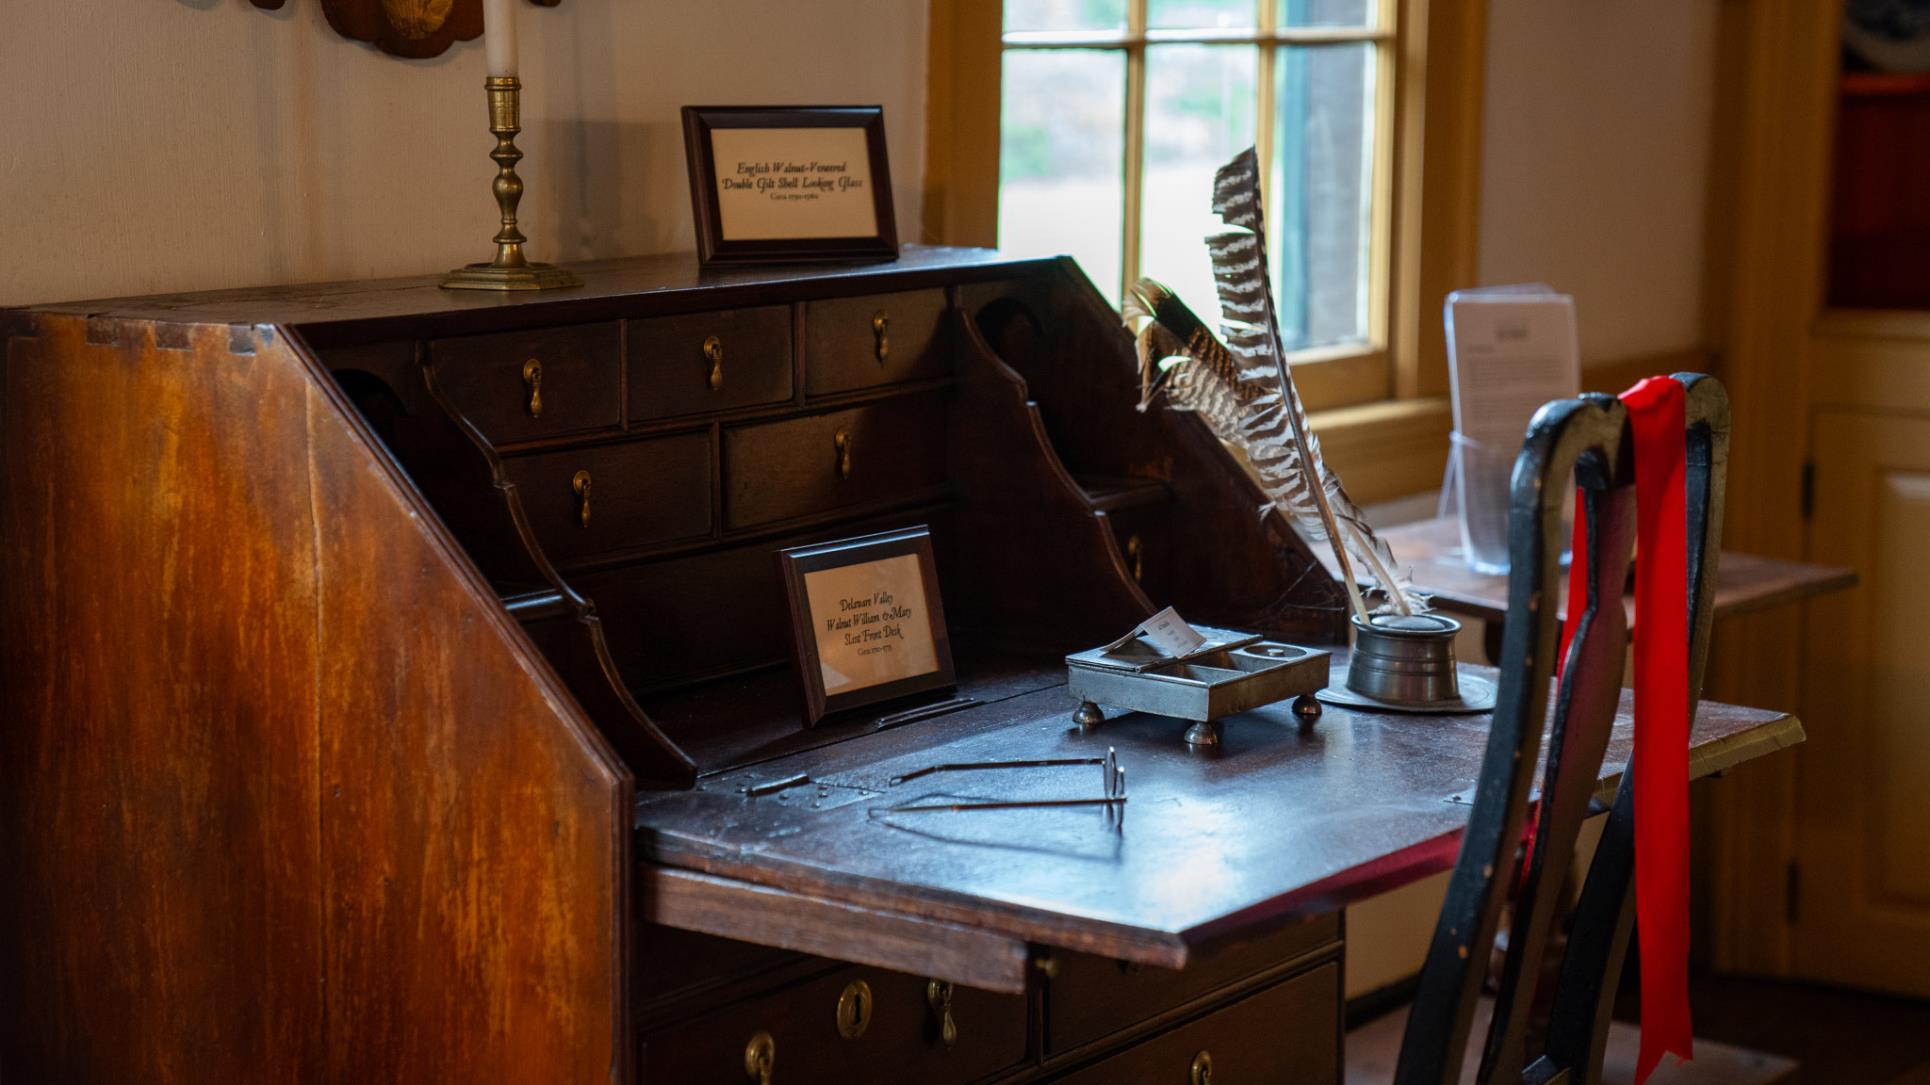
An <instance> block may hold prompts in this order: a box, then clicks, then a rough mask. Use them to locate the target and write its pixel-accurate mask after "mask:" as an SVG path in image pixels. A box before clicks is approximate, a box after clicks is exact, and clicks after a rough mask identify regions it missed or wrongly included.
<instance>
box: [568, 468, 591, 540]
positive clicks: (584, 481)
mask: <svg viewBox="0 0 1930 1085" xmlns="http://www.w3.org/2000/svg"><path fill="white" fill-rule="evenodd" d="M570 492H571V493H573V494H575V495H576V500H577V505H576V520H577V522H578V523H580V524H582V525H583V526H584V527H589V526H590V472H589V470H588V469H587V468H586V469H584V470H581V471H578V472H577V473H576V474H574V475H571V476H570Z"/></svg>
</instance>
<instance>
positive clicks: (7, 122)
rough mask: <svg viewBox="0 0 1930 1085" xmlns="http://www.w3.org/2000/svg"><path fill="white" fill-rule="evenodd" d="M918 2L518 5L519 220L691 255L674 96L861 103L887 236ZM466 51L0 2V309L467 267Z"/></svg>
mask: <svg viewBox="0 0 1930 1085" xmlns="http://www.w3.org/2000/svg"><path fill="white" fill-rule="evenodd" d="M925 21H926V5H925V4H923V3H889V4H885V3H876V2H868V0H809V2H804V3H788V4H776V3H770V2H768V0H564V2H563V5H562V6H561V7H559V8H556V9H553V10H546V9H541V8H536V7H534V6H530V7H526V8H524V9H523V15H522V22H521V30H522V41H523V48H522V55H523V64H522V68H523V72H522V74H523V81H524V84H525V89H524V109H523V115H524V126H525V129H526V131H525V132H524V135H523V136H522V138H521V139H520V140H519V141H518V142H519V145H520V146H522V148H523V149H524V150H525V151H526V152H527V153H528V155H529V157H528V158H527V159H526V160H525V161H524V164H523V169H522V173H523V176H524V179H525V180H526V182H527V184H528V195H527V197H526V198H525V199H524V202H523V215H524V224H525V225H524V232H526V233H528V234H529V235H530V237H531V255H532V256H533V257H534V258H536V259H543V260H558V259H561V260H584V259H590V258H593V257H603V256H619V255H627V254H633V253H646V252H662V251H667V250H687V249H690V248H692V247H693V245H694V243H693V241H692V235H691V226H690V198H689V190H688V186H687V184H686V181H685V172H684V169H685V167H684V156H683V137H682V129H681V127H680V121H679V118H678V112H677V111H678V108H679V107H680V106H683V105H686V104H693V105H708V104H719V105H721V104H764V103H835V104H844V103H862V104H874V103H875V104H882V105H883V106H884V108H885V119H886V131H887V138H888V144H889V147H890V151H891V162H892V170H893V182H894V183H893V192H894V198H895V200H896V203H897V216H898V222H899V228H900V232H901V234H902V235H903V236H905V237H907V238H915V236H916V233H917V224H918V222H919V182H920V174H921V169H922V163H923V162H924V157H925V151H924V133H925V124H924V99H925V65H926V49H925ZM483 74H484V73H483V57H482V43H481V42H480V41H476V42H469V43H463V44H458V45H457V46H455V47H454V48H452V49H451V50H450V51H449V52H448V53H446V54H444V55H443V56H442V57H439V58H437V59H434V60H427V61H404V60H398V59H396V58H394V57H389V56H384V55H382V54H379V53H376V52H375V51H374V50H372V49H369V48H367V47H365V46H361V45H357V44H354V43H351V42H348V41H345V40H343V39H342V38H340V37H337V36H336V35H335V34H334V33H333V32H332V31H330V30H329V29H328V27H327V25H326V23H325V22H324V20H323V16H322V13H321V8H320V4H319V0H288V3H287V6H286V7H285V8H284V9H283V10H282V11H280V12H276V13H269V12H263V11H260V10H258V9H256V8H254V7H253V6H252V5H250V4H249V3H247V2H246V0H143V2H140V3H129V2H127V0H5V8H4V13H0V134H3V138H0V146H4V150H3V151H0V208H4V209H5V211H4V214H5V219H4V225H5V230H4V233H5V236H6V238H7V242H8V259H7V260H5V261H4V262H0V305H14V304H26V303H32V302H42V301H58V300H71V299H77V298H91V297H103V296H109V295H117V294H137V293H153V292H158V291H176V290H191V289H204V288H215V287H235V286H252V285H258V284H265V283H286V282H302V281H314V280H327V279H347V278H360V277H367V276H382V275H407V274H417V273H425V272H437V271H442V270H446V269H447V268H449V267H450V266H452V265H454V264H457V263H461V262H466V261H470V260H481V259H485V258H487V257H488V255H489V250H488V244H487V241H488V238H489V236H490V235H491V234H492V233H494V232H495V221H494V213H495V205H494V203H493V202H492V201H491V199H490V196H489V190H488V185H489V179H490V177H491V176H492V175H493V173H494V170H495V166H494V165H493V164H492V163H491V162H490V161H489V159H488V157H487V156H488V152H489V149H490V147H491V146H492V145H493V141H492V138H491V137H490V135H489V133H488V131H487V129H486V117H485V113H484V99H483V91H482V81H483Z"/></svg>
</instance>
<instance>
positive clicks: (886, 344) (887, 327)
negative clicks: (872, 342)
mask: <svg viewBox="0 0 1930 1085" xmlns="http://www.w3.org/2000/svg"><path fill="white" fill-rule="evenodd" d="M871 335H872V337H873V338H874V339H876V340H877V341H878V364H879V365H883V364H885V359H887V358H889V357H891V318H890V317H888V316H886V315H885V311H884V310H883V309H880V310H878V311H877V312H875V313H873V314H871Z"/></svg>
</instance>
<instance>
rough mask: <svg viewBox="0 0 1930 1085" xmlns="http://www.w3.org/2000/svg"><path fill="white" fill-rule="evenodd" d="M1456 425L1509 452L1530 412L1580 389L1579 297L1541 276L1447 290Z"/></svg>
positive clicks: (1468, 434)
mask: <svg viewBox="0 0 1930 1085" xmlns="http://www.w3.org/2000/svg"><path fill="white" fill-rule="evenodd" d="M1447 332H1448V364H1449V368H1450V372H1451V373H1452V376H1453V380H1452V382H1451V391H1452V392H1453V396H1454V431H1455V432H1456V433H1459V434H1460V435H1461V436H1462V437H1463V438H1466V439H1471V440H1475V441H1480V442H1494V443H1497V444H1500V445H1502V446H1503V447H1505V448H1506V450H1507V454H1508V456H1509V457H1510V459H1512V457H1513V455H1514V453H1515V452H1516V451H1518V450H1519V449H1520V447H1521V438H1522V436H1523V434H1525V433H1526V432H1527V429H1528V420H1529V419H1530V418H1532V417H1534V413H1535V412H1536V411H1537V410H1539V409H1540V408H1541V405H1542V404H1544V403H1547V402H1548V401H1549V400H1554V399H1566V398H1568V397H1570V396H1573V395H1575V394H1576V393H1577V392H1579V391H1580V390H1581V359H1580V353H1579V351H1578V349H1577V344H1576V338H1575V299H1573V298H1571V297H1569V296H1568V295H1566V294H1557V293H1555V292H1554V291H1553V290H1551V289H1549V288H1548V287H1547V286H1545V285H1542V284H1540V283H1532V284H1523V285H1521V286H1499V287H1484V288H1482V289H1478V290H1456V291H1455V292H1454V293H1452V294H1449V295H1448V298H1447Z"/></svg>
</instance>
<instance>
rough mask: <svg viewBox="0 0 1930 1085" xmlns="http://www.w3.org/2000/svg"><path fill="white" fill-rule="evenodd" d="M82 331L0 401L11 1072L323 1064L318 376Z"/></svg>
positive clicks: (43, 327) (29, 354)
mask: <svg viewBox="0 0 1930 1085" xmlns="http://www.w3.org/2000/svg"><path fill="white" fill-rule="evenodd" d="M88 330H89V329H88V323H87V321H86V320H84V319H81V318H42V319H41V320H40V322H39V335H38V336H37V337H24V338H14V339H12V340H11V342H10V344H9V350H8V354H7V367H6V383H5V388H4V391H3V393H0V442H4V454H3V455H0V464H3V465H4V467H3V468H0V469H3V470H4V472H5V475H4V484H0V633H3V637H0V642H3V643H4V645H5V648H4V653H5V655H4V659H5V667H4V671H5V677H4V681H0V706H3V710H0V717H3V718H4V720H5V722H4V724H0V743H3V744H4V746H3V748H0V839H4V840H5V841H7V845H8V852H9V854H8V855H7V857H6V859H5V862H4V866H5V868H6V870H7V873H6V875H5V878H4V889H3V890H0V1005H5V1006H6V1007H8V1009H7V1012H6V1013H5V1014H3V1015H0V1079H5V1080H8V1081H16V1080H17V1081H22V1082H29V1081H63V1082H94V1081H102V1082H105V1081H116V1082H123V1081H142V1082H157V1083H172V1082H182V1083H188V1082H196V1083H198V1082H209V1081H280V1082H292V1083H299V1082H311V1081H318V1080H320V1076H319V1074H318V1073H317V1070H318V1069H319V1066H320V1059H319V1056H320V1053H321V1037H322V1031H321V1028H322V1020H321V1000H320V977H321V970H320V958H319V953H320V938H319V935H320V915H321V895H320V892H319V889H320V884H321V882H320V869H319V841H320V836H319V829H318V825H317V821H316V793H315V787H316V738H317V733H316V719H317V716H316V707H317V705H316V698H315V684H314V673H315V671H314V662H313V660H314V656H315V648H316V644H315V639H314V638H315V623H314V609H315V607H314V603H315V594H314V568H315V538H314V533H313V530H312V528H311V526H310V524H309V497H308V470H307V463H306V458H305V456H304V455H303V446H304V444H305V441H304V439H303V413H304V412H303V408H304V402H303V401H304V397H305V394H306V393H305V391H304V388H303V385H302V382H301V381H300V380H290V379H289V374H288V373H287V372H286V371H285V370H284V371H282V372H275V371H274V367H271V366H266V365H263V364H262V359H260V358H250V357H245V356H243V357H230V356H228V354H227V350H226V334H227V330H226V329H225V328H223V329H219V330H218V336H219V339H220V342H219V343H218V344H217V343H211V342H209V341H210V340H212V339H215V338H216V333H202V334H199V335H194V336H190V335H187V334H186V331H185V329H182V328H178V327H177V328H167V327H165V326H140V327H134V328H129V329H128V330H127V333H126V334H125V335H122V334H120V333H119V330H118V329H115V328H112V327H97V328H96V329H95V331H96V333H97V335H98V336H99V337H101V338H105V339H107V340H109V341H107V342H102V343H96V344H90V343H89V342H88V341H87V340H88ZM157 338H158V339H159V340H160V341H161V342H162V343H173V344H178V345H179V347H181V348H186V349H175V348H171V347H167V346H159V345H157V343H156V340H157ZM196 348H201V349H202V350H205V351H206V353H207V354H208V355H211V356H212V359H214V360H217V364H207V362H208V361H209V360H210V359H209V358H206V357H203V356H201V354H200V352H199V351H198V350H197V349H196ZM217 418H218V419H221V420H223V422H224V424H222V425H218V426H217V425H214V424H212V421H213V420H214V419H217Z"/></svg>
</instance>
